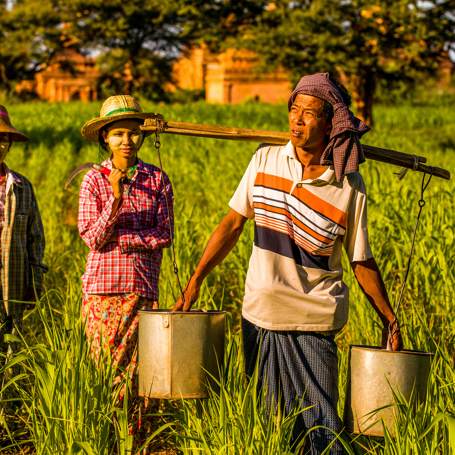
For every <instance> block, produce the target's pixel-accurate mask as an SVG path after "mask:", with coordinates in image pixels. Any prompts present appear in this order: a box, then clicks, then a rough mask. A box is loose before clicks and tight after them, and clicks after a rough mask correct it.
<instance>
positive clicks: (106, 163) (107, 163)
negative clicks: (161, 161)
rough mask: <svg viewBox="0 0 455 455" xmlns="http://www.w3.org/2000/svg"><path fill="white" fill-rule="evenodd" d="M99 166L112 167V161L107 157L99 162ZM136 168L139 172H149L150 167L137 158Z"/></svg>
mask: <svg viewBox="0 0 455 455" xmlns="http://www.w3.org/2000/svg"><path fill="white" fill-rule="evenodd" d="M101 166H103V167H106V168H107V169H112V168H113V165H112V161H111V159H110V158H108V159H107V160H106V161H103V162H102V163H101ZM137 170H138V171H139V172H145V173H146V174H151V172H150V169H149V168H148V167H147V166H146V164H145V163H144V162H143V161H142V160H141V159H139V158H138V159H137Z"/></svg>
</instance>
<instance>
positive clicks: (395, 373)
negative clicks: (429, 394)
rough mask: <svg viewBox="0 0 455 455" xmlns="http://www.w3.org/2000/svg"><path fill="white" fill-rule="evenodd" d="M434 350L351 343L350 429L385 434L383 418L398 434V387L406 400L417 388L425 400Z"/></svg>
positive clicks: (347, 415)
mask: <svg viewBox="0 0 455 455" xmlns="http://www.w3.org/2000/svg"><path fill="white" fill-rule="evenodd" d="M433 357H434V354H431V353H428V352H418V351H407V350H405V351H395V352H394V351H385V350H382V349H381V348H378V347H372V346H350V352H349V366H348V381H347V386H346V400H345V406H344V425H345V426H346V430H347V431H348V432H349V433H362V434H365V435H368V436H381V437H383V436H384V430H383V426H382V423H381V421H384V424H385V425H386V426H387V429H388V431H389V432H390V433H391V435H392V436H395V427H394V408H395V406H390V407H387V408H385V409H382V410H381V411H378V412H376V413H375V412H374V411H376V410H377V409H379V408H382V407H384V406H389V405H392V404H393V403H394V402H395V400H394V398H393V393H392V390H391V388H393V390H394V391H396V392H398V393H401V394H402V395H403V396H404V398H406V400H409V398H410V397H411V394H412V391H413V390H415V392H414V393H415V394H416V395H417V399H418V400H419V401H420V402H422V401H424V400H425V394H426V390H427V381H428V375H429V373H430V369H431V362H432V360H433ZM372 424H374V425H373V426H372V427H371V428H368V427H370V425H372Z"/></svg>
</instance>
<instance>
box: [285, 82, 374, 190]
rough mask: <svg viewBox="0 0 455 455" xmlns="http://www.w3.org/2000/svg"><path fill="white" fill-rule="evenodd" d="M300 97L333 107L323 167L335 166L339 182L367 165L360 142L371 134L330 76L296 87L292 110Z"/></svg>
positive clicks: (322, 158)
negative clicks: (301, 95) (308, 96)
mask: <svg viewBox="0 0 455 455" xmlns="http://www.w3.org/2000/svg"><path fill="white" fill-rule="evenodd" d="M299 93H303V94H305V95H310V96H315V97H317V98H321V99H323V100H325V101H328V102H329V103H330V104H331V105H332V107H333V119H332V125H333V127H332V132H331V133H330V140H329V143H328V145H327V148H326V149H325V150H324V153H323V155H322V157H321V164H324V165H329V164H333V165H334V167H335V175H336V178H337V180H338V181H340V180H341V177H342V176H343V175H345V174H350V173H352V172H358V171H359V164H361V163H363V162H365V155H364V154H363V150H362V145H361V144H360V141H359V138H360V137H362V135H364V134H365V133H366V132H368V131H369V130H370V127H369V126H367V125H365V123H363V122H362V120H360V119H359V118H357V117H354V114H353V113H352V112H351V111H350V110H349V108H348V106H346V104H345V103H344V101H343V98H342V96H341V94H340V92H339V91H338V89H337V88H336V86H335V85H334V84H332V82H331V81H330V79H329V73H319V74H312V75H310V76H304V77H302V79H300V82H299V83H298V84H297V86H296V87H295V89H294V91H293V92H292V93H291V96H290V97H289V100H288V109H289V110H291V107H292V103H293V102H294V100H295V98H296V96H297V95H298V94H299Z"/></svg>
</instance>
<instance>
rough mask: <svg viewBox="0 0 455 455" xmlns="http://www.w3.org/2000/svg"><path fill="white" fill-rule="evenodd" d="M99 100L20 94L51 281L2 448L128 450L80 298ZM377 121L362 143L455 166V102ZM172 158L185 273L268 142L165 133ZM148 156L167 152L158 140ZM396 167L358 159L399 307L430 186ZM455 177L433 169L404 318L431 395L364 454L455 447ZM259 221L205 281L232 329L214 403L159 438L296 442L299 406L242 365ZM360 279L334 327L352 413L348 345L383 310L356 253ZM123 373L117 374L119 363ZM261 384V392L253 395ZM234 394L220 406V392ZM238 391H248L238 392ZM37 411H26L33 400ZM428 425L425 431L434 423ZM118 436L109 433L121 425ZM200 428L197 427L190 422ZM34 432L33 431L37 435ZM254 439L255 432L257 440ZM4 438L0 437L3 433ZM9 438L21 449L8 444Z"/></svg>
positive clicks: (198, 115) (257, 123)
mask: <svg viewBox="0 0 455 455" xmlns="http://www.w3.org/2000/svg"><path fill="white" fill-rule="evenodd" d="M99 108H100V104H89V105H85V104H77V103H72V104H53V105H48V104H41V103H36V104H31V105H13V106H11V107H10V108H9V111H10V114H11V118H12V120H13V124H14V125H15V126H16V127H17V128H19V129H20V130H21V131H23V132H24V133H26V134H27V135H29V136H30V137H31V138H32V141H31V142H30V143H25V144H15V145H14V147H13V149H12V150H11V152H10V154H9V155H8V157H7V159H6V160H5V161H6V163H7V164H8V165H9V166H10V167H11V168H12V169H14V170H16V171H18V172H20V173H22V174H24V175H25V176H27V177H28V178H29V179H30V180H31V182H32V183H33V185H34V188H35V192H36V195H37V198H38V203H39V206H40V211H41V216H42V218H43V223H44V227H45V232H46V239H47V248H46V260H45V262H46V263H47V264H48V265H49V268H50V271H49V273H48V275H47V277H46V287H47V290H48V295H47V296H46V297H45V298H44V299H43V302H42V304H41V306H40V308H39V309H36V310H34V311H32V312H29V313H27V316H26V320H25V324H24V340H25V341H26V343H27V344H25V343H24V352H23V353H22V356H21V357H20V358H19V359H18V361H20V363H21V364H22V365H23V372H24V375H23V376H21V377H19V378H15V379H13V383H12V386H11V387H15V386H17V388H18V390H19V391H20V393H21V400H22V401H23V405H22V411H21V412H22V413H21V416H22V417H21V418H22V423H21V425H19V426H18V429H17V431H16V432H15V433H14V434H13V433H11V435H10V437H6V438H4V440H3V442H2V443H3V446H4V447H6V446H8V445H14V444H19V443H20V444H22V445H19V446H16V448H15V449H14V450H16V451H17V452H18V453H20V450H21V449H20V447H25V446H26V445H32V446H34V448H35V450H36V452H37V453H39V454H51V453H59V454H67V453H87V454H89V453H94V454H108V453H113V450H114V448H115V450H116V451H117V452H116V453H127V446H128V438H127V437H126V436H125V427H124V425H123V426H122V422H124V421H125V418H126V417H125V416H126V414H127V410H126V409H123V408H122V409H116V408H115V406H114V405H113V404H112V400H111V398H110V393H111V388H110V381H111V380H112V378H111V377H110V376H109V375H110V373H111V372H110V370H109V366H108V365H107V364H103V365H102V366H100V367H99V368H95V367H94V365H93V362H90V361H89V360H88V351H87V348H86V341H85V338H84V334H83V330H81V321H80V315H79V308H80V302H81V291H80V288H81V281H80V277H81V275H82V274H83V273H84V268H85V261H86V256H87V253H88V249H87V247H86V246H85V245H84V243H83V242H82V240H81V239H80V238H79V236H78V232H77V211H78V190H79V185H80V182H81V179H82V176H80V177H78V178H76V179H75V180H74V181H73V182H72V184H71V186H70V187H69V191H65V190H64V184H65V181H66V179H67V177H68V176H69V174H70V173H71V172H72V170H74V169H75V168H76V167H77V166H78V165H80V164H82V163H84V162H87V161H97V154H98V148H97V146H96V145H95V144H93V143H89V142H88V141H86V140H84V139H83V138H82V136H81V135H80V129H81V127H82V125H83V124H84V123H85V122H86V121H88V120H89V119H91V118H94V117H96V116H98V113H99ZM143 108H144V109H145V110H148V111H154V112H160V113H161V114H163V115H164V116H165V118H166V119H167V120H175V121H186V122H196V123H208V124H218V125H225V126H238V127H245V128H257V129H272V130H280V131H286V130H287V110H286V107H285V106H284V105H280V106H271V105H265V104H244V105H239V106H221V105H220V106H217V105H208V104H206V103H197V104H192V105H184V106H183V105H182V106H157V105H150V104H147V103H143ZM375 119H376V125H375V128H374V130H373V131H371V132H369V133H368V134H367V135H366V136H365V137H364V139H363V142H364V143H366V144H369V145H375V146H378V147H384V148H390V149H395V150H399V151H401V152H405V153H410V154H417V155H422V156H425V157H427V159H428V164H430V165H435V166H438V167H443V168H446V169H449V170H451V168H452V163H453V162H454V159H455V112H454V110H453V109H452V108H451V107H450V106H445V107H439V108H438V107H434V106H430V105H429V106H419V107H402V108H398V107H377V108H376V111H375ZM161 143H162V148H161V152H162V158H163V165H164V169H165V171H166V172H167V173H168V175H169V176H170V179H171V181H172V183H173V186H174V193H175V217H176V223H175V229H176V248H177V263H178V265H179V270H180V274H181V279H182V281H183V282H186V280H187V279H188V277H189V276H190V275H191V273H192V271H193V270H194V268H195V266H196V264H197V261H198V259H199V258H200V255H201V253H202V251H203V248H204V246H205V243H206V242H207V240H208V237H209V236H210V234H211V232H212V231H213V230H214V228H215V227H216V226H217V224H218V223H219V222H220V221H221V219H222V217H223V216H224V215H225V214H226V213H227V211H228V202H229V199H230V198H231V196H232V194H233V192H234V190H235V188H236V186H237V184H238V182H239V180H240V178H241V177H242V175H243V172H244V171H245V169H246V167H247V165H248V162H249V160H250V158H251V156H252V155H253V153H254V150H255V147H256V145H255V144H252V143H242V142H231V141H220V140H212V139H201V138H188V137H178V136H171V135H163V136H162V139H161ZM140 155H141V158H142V159H143V160H144V161H146V162H152V163H154V164H157V156H156V153H155V151H154V149H153V141H152V138H150V139H148V140H147V141H146V143H145V144H144V146H143V148H142V149H141V153H140ZM398 170H399V169H398V168H396V167H393V166H390V165H386V164H381V163H376V162H367V163H365V164H363V165H362V167H361V172H362V174H363V177H364V179H365V182H366V186H367V191H368V203H369V206H368V214H369V233H370V242H371V246H372V249H373V252H374V254H375V258H376V261H377V262H378V264H379V267H380V269H381V271H382V273H383V277H384V281H385V283H386V286H387V289H388V292H389V296H390V299H391V301H392V303H393V305H394V306H395V304H396V300H397V297H398V293H399V289H400V285H401V283H402V280H403V278H404V272H405V267H406V263H407V256H408V254H409V249H410V245H411V235H412V231H413V229H414V224H415V217H416V215H417V212H418V200H419V197H420V184H421V176H422V174H420V173H412V172H409V173H408V175H407V176H406V177H405V179H404V180H402V181H399V180H398V179H397V178H396V177H395V176H394V175H393V172H398ZM454 182H455V179H453V180H451V181H445V180H441V179H438V178H433V179H432V181H431V183H430V185H429V187H428V189H427V191H426V193H425V200H426V202H427V204H426V206H425V207H424V210H423V214H422V217H421V223H420V226H419V230H418V233H417V242H416V247H415V253H414V258H413V262H412V265H411V273H410V276H409V278H408V285H407V288H406V290H405V294H404V299H403V302H402V307H401V313H400V315H399V319H400V320H401V324H402V333H403V336H404V343H405V348H407V349H416V350H421V351H430V352H434V353H436V358H435V361H434V368H433V369H432V373H431V377H430V381H429V387H428V396H427V401H426V403H425V404H422V405H420V407H412V406H407V405H406V404H403V406H402V407H401V409H402V411H401V412H402V418H400V419H399V420H398V421H397V426H398V431H397V434H398V435H399V436H398V437H397V438H396V439H392V438H390V437H386V438H385V439H381V438H367V437H364V436H360V437H355V438H354V437H352V438H349V437H347V436H346V437H345V439H344V440H345V441H350V443H351V444H350V446H349V447H350V448H349V450H350V451H352V453H356V454H360V453H374V454H387V455H389V454H411V453H412V454H428V455H430V454H431V455H432V454H436V453H438V454H452V455H455V418H454V417H453V416H454V414H455V391H454V390H455V373H454V357H455V348H454V345H455V313H454V311H453V309H452V305H453V301H454V294H455V289H454V284H455V279H454V273H455V269H454V259H455V237H454V224H455V215H454V213H455V202H454V197H453V194H454V190H455V184H454ZM252 240H253V223H252V222H248V223H247V225H246V228H245V230H244V233H243V234H242V236H241V238H240V240H239V242H238V244H237V246H236V247H235V248H234V250H233V251H232V252H231V254H230V255H229V256H228V257H227V259H226V260H225V261H224V262H223V263H222V264H221V265H220V266H219V267H218V268H216V269H215V270H214V271H213V272H212V273H211V274H210V276H209V277H208V279H207V280H206V283H207V286H206V287H205V288H204V290H203V295H202V298H201V301H200V303H199V304H200V306H201V307H207V308H214V307H217V308H219V307H221V306H223V308H224V309H227V310H229V311H230V312H231V315H232V330H233V334H232V336H231V338H230V344H229V349H230V350H231V352H232V353H234V354H235V355H232V356H231V358H230V364H229V365H228V368H227V373H226V378H225V387H224V388H223V389H222V394H221V396H218V397H213V399H212V400H209V402H207V403H205V404H204V406H203V407H201V405H200V404H198V403H194V402H192V401H189V402H186V403H181V404H180V405H178V406H177V405H175V406H169V405H165V406H163V412H164V413H169V414H170V415H167V416H166V415H163V417H162V419H161V422H162V423H163V425H166V423H167V424H168V425H169V426H168V427H167V428H165V429H164V430H163V432H162V433H161V434H160V435H159V436H158V438H162V437H163V435H165V437H168V438H170V439H169V441H170V442H171V444H172V445H173V446H174V447H176V448H179V449H181V450H183V451H184V452H185V453H216V454H218V453H219V454H222V453H229V454H258V453H285V451H286V450H287V448H286V444H287V438H288V436H289V427H290V424H289V419H288V420H286V419H284V418H280V416H278V417H277V421H276V422H275V424H276V426H275V427H274V428H272V430H273V431H272V430H271V429H270V428H267V427H264V426H263V423H262V417H261V412H260V411H257V410H256V407H255V406H254V407H251V406H250V407H248V406H249V405H248V406H243V407H242V406H241V404H242V403H243V404H244V403H245V402H246V401H245V400H250V401H251V399H252V398H251V395H252V394H251V393H250V391H249V389H248V386H247V385H246V384H245V382H244V381H243V377H242V356H241V355H240V354H239V352H240V351H239V349H240V347H239V340H238V336H237V335H236V334H237V333H238V321H239V318H240V313H241V302H242V296H243V289H244V281H245V277H246V271H247V266H248V260H249V256H250V253H251V249H252ZM344 279H345V281H346V282H347V283H348V285H349V287H350V290H351V292H350V302H351V305H350V309H351V310H350V319H349V323H348V324H347V326H346V327H345V328H344V329H343V330H342V331H341V333H340V334H339V335H338V336H337V341H338V344H339V347H340V352H339V369H340V377H339V387H340V404H339V411H340V415H342V410H343V405H344V390H345V384H346V367H347V351H348V345H349V344H367V345H378V344H379V343H380V330H381V327H380V324H379V319H378V318H377V317H376V316H375V313H374V311H373V310H372V308H371V307H370V306H369V304H368V302H367V301H366V299H365V298H364V297H363V295H362V293H361V291H360V289H359V287H358V286H357V284H356V282H355V279H354V277H353V274H352V272H351V271H350V267H349V265H348V263H347V262H345V277H344ZM160 280H161V281H160V294H161V301H160V306H161V307H164V306H172V305H173V303H174V301H175V299H176V297H177V286H176V283H175V280H174V277H173V272H172V267H171V258H170V254H169V251H166V253H165V257H164V260H163V265H162V270H161V278H160ZM111 376H112V375H111ZM253 395H254V394H253ZM221 403H223V405H221ZM236 403H237V404H238V405H236ZM24 409H25V410H26V411H24ZM426 430H428V431H427V432H426ZM109 434H111V437H109ZM185 435H186V436H188V437H192V438H193V439H185V437H183V436H185ZM27 441H28V442H27ZM246 441H248V443H246ZM0 447H1V446H0ZM11 449H12V447H11Z"/></svg>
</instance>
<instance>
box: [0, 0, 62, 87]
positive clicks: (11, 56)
mask: <svg viewBox="0 0 455 455" xmlns="http://www.w3.org/2000/svg"><path fill="white" fill-rule="evenodd" d="M11 6H12V8H11ZM60 23H61V18H60V17H59V15H58V14H57V13H56V11H55V10H54V9H53V7H52V2H51V1H50V0H16V1H14V2H6V1H5V2H1V3H0V91H3V92H10V91H11V90H12V88H13V86H14V84H15V83H17V82H18V81H20V80H22V79H27V78H29V77H30V76H33V74H34V73H35V72H36V71H37V69H38V68H39V67H40V65H42V64H43V63H46V62H48V61H49V58H50V56H51V55H52V54H53V52H55V51H56V50H57V49H61V47H62V42H61V40H60V35H61V31H60V30H59V29H58V28H57V26H58V25H59V24H60Z"/></svg>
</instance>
